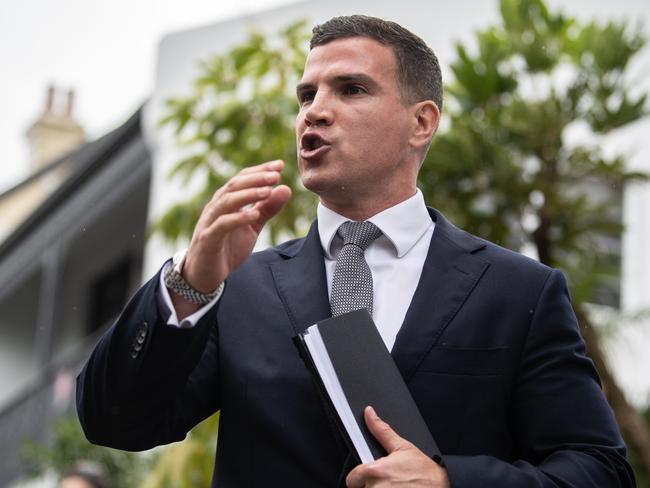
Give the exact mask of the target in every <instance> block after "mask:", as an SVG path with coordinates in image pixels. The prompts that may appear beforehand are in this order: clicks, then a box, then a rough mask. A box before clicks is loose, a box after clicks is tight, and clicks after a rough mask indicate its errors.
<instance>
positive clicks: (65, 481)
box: [58, 462, 108, 488]
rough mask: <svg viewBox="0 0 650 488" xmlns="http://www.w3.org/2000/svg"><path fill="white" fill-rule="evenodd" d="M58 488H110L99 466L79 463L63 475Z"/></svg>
mask: <svg viewBox="0 0 650 488" xmlns="http://www.w3.org/2000/svg"><path fill="white" fill-rule="evenodd" d="M58 488H108V483H107V482H106V480H105V478H104V472H103V470H102V469H101V467H100V466H99V465H97V464H95V463H91V462H79V463H76V464H74V465H72V466H71V467H70V468H69V469H68V470H67V471H66V472H65V473H64V474H63V476H62V477H61V480H60V481H59V486H58Z"/></svg>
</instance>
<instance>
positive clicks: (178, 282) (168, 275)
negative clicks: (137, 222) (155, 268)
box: [163, 249, 224, 305]
mask: <svg viewBox="0 0 650 488" xmlns="http://www.w3.org/2000/svg"><path fill="white" fill-rule="evenodd" d="M186 255H187V249H184V250H182V251H179V252H177V253H176V254H175V255H174V257H173V258H172V262H171V263H167V265H166V266H165V268H164V269H163V275H164V281H165V286H166V287H167V288H169V289H170V290H172V291H173V292H174V293H176V294H178V295H180V296H182V297H183V298H184V299H185V300H187V301H188V302H192V303H194V304H196V305H206V304H208V303H210V302H211V301H212V300H214V299H215V298H216V297H217V296H219V295H220V294H221V292H222V291H223V287H224V284H223V283H221V284H220V285H219V286H218V287H217V289H216V290H214V291H213V292H210V293H202V292H200V291H198V290H195V289H194V288H192V286H190V284H189V283H188V282H187V281H185V278H183V275H182V274H181V271H182V270H183V263H185V256H186Z"/></svg>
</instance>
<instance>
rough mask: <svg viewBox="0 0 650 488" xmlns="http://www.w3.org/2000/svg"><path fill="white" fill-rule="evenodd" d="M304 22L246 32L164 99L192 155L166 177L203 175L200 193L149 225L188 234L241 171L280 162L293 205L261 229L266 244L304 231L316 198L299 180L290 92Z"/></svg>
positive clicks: (170, 234) (301, 54)
mask: <svg viewBox="0 0 650 488" xmlns="http://www.w3.org/2000/svg"><path fill="white" fill-rule="evenodd" d="M307 39H308V36H307V31H306V29H305V21H299V22H296V23H294V24H291V25H290V26H288V27H287V28H286V29H284V30H283V31H282V32H280V34H279V36H277V38H273V39H269V38H267V37H266V36H264V35H263V34H261V33H260V32H257V31H251V32H250V34H249V37H248V40H247V41H246V42H244V43H243V44H241V45H238V46H236V47H234V48H233V49H231V50H230V51H228V52H227V53H225V54H223V55H217V56H214V57H213V58H212V59H210V60H208V61H206V62H204V63H202V64H201V74H200V75H199V77H198V78H197V80H196V81H195V83H194V87H193V93H192V94H191V95H190V96H189V97H186V98H174V99H171V100H168V102H167V104H168V107H169V115H168V116H167V117H166V118H165V119H164V120H163V121H162V124H172V125H173V126H174V127H175V130H176V135H177V137H178V141H179V143H180V145H181V146H183V147H187V148H189V150H190V151H191V155H190V156H188V157H187V158H185V159H183V160H182V161H180V162H179V163H178V164H177V165H176V167H175V168H174V170H173V172H172V176H180V177H182V178H184V181H185V182H187V181H188V180H189V179H190V178H191V177H192V176H193V175H194V174H195V173H196V172H200V173H201V174H204V175H205V180H204V185H203V187H202V189H201V190H200V191H199V192H198V193H197V194H196V195H194V196H192V197H191V198H190V200H188V201H186V202H181V203H179V204H177V205H175V206H173V207H172V208H170V209H169V211H167V212H166V213H165V215H163V217H162V218H161V219H160V220H159V221H158V222H157V223H156V224H154V227H153V230H154V231H160V232H161V233H162V234H163V235H164V236H165V237H167V238H168V239H170V240H172V241H173V240H176V239H177V238H179V237H183V236H185V237H187V236H191V235H192V230H193V229H194V225H195V223H196V221H197V219H198V216H199V214H200V213H201V210H202V209H203V206H204V205H205V203H206V202H207V201H208V200H209V199H210V198H211V197H212V194H213V193H214V192H215V191H216V190H217V188H219V187H220V186H221V185H223V184H224V183H225V182H226V181H227V180H228V179H229V178H230V177H231V176H232V175H234V174H235V173H236V172H237V171H239V170H240V169H242V168H244V167H246V166H250V165H251V164H254V163H261V162H264V161H271V160H274V159H282V160H284V161H285V163H287V164H286V166H285V170H284V171H283V179H284V183H285V184H287V185H289V186H290V187H291V189H292V191H293V194H292V195H293V196H292V198H291V205H290V206H288V207H286V208H285V209H284V210H283V211H282V213H280V214H279V215H278V216H276V217H275V218H274V219H273V220H271V222H269V224H268V225H267V227H266V228H267V230H268V232H269V237H270V240H271V242H277V241H278V240H279V239H281V238H283V237H285V238H286V237H287V236H294V235H296V234H299V233H301V232H303V231H304V230H305V229H306V228H307V226H308V225H309V223H310V222H311V219H312V216H313V215H315V197H314V196H313V194H311V193H310V192H308V191H307V190H306V189H305V188H304V187H303V186H302V184H301V183H300V177H299V175H298V168H297V165H296V143H295V130H294V127H295V120H296V113H297V111H298V103H297V100H296V93H295V87H296V84H297V82H298V79H299V77H300V75H301V73H302V69H303V67H304V65H305V58H306V42H307Z"/></svg>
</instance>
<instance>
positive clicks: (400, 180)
mask: <svg viewBox="0 0 650 488" xmlns="http://www.w3.org/2000/svg"><path fill="white" fill-rule="evenodd" d="M297 94H298V100H299V103H300V112H299V113H298V117H297V123H296V138H297V146H298V165H299V169H300V174H301V177H302V181H303V183H304V185H305V186H306V187H307V188H308V189H309V190H311V191H313V192H314V193H316V194H318V195H319V196H320V198H321V201H323V203H325V204H326V205H327V206H328V207H330V208H333V209H334V210H343V209H346V208H352V207H353V206H354V205H358V204H359V202H361V203H363V200H364V199H365V200H367V199H369V198H371V199H375V200H382V201H380V202H379V206H384V207H385V206H386V205H388V206H390V205H391V204H395V203H397V202H399V201H401V200H403V199H405V198H408V197H409V196H411V195H413V193H414V192H415V179H416V177H417V166H418V161H417V154H415V152H414V151H413V148H412V147H410V144H409V138H410V136H411V133H412V131H413V128H414V124H415V117H413V116H412V110H411V108H410V107H408V106H406V105H405V104H404V103H403V101H402V97H401V92H400V88H399V85H398V82H397V61H396V59H395V54H394V53H393V50H392V49H391V48H390V47H388V46H384V45H382V44H380V43H379V42H377V41H374V40H372V39H369V38H366V37H352V38H348V39H340V40H336V41H333V42H330V43H328V44H325V45H322V46H317V47H315V48H314V49H312V50H311V52H310V53H309V56H308V58H307V63H306V65H305V71H304V73H303V77H302V80H301V82H300V83H299V84H298V88H297ZM392 200H396V201H393V202H392V203H391V201H392ZM384 201H385V202H384ZM383 203H386V205H383ZM351 206H352V207H351ZM375 206H377V205H375Z"/></svg>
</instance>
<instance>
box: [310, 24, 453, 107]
mask: <svg viewBox="0 0 650 488" xmlns="http://www.w3.org/2000/svg"><path fill="white" fill-rule="evenodd" d="M312 34H313V36H312V38H311V42H310V43H309V49H313V48H314V47H316V46H322V45H324V44H327V43H329V42H332V41H335V40H337V39H346V38H349V37H368V38H370V39H373V40H375V41H377V42H379V43H381V44H384V45H386V46H390V47H391V48H392V49H393V52H394V53H395V58H396V59H397V81H398V83H399V85H400V88H401V92H402V97H403V99H404V101H405V102H406V103H416V102H421V101H423V100H433V101H434V102H435V104H436V105H437V106H438V109H439V110H442V74H441V73H440V64H439V63H438V58H437V57H436V55H435V54H434V52H433V50H432V49H431V48H430V47H429V46H427V44H426V43H425V42H424V41H423V40H422V39H420V38H419V37H418V36H416V35H415V34H413V33H412V32H411V31H409V30H407V29H405V28H404V27H402V26H401V25H399V24H397V23H395V22H391V21H389V20H383V19H379V18H377V17H369V16H366V15H350V16H342V17H334V18H332V19H330V20H328V21H327V22H325V23H323V24H320V25H317V26H316V27H314V28H313V30H312Z"/></svg>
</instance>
